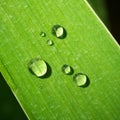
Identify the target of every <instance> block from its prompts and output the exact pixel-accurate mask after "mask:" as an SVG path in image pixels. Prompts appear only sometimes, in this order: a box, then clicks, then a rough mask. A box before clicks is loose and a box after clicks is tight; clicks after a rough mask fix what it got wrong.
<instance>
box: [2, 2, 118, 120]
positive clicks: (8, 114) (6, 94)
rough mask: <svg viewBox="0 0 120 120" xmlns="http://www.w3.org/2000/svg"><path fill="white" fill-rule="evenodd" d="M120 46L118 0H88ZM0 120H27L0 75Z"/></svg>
mask: <svg viewBox="0 0 120 120" xmlns="http://www.w3.org/2000/svg"><path fill="white" fill-rule="evenodd" d="M88 2H89V3H90V4H91V6H92V7H93V8H94V10H95V11H96V13H97V14H98V16H99V17H100V18H101V19H102V21H103V22H104V23H105V25H106V26H107V27H108V29H109V30H110V32H111V33H112V35H113V36H114V38H115V39H116V40H117V41H118V43H119V44H120V2H119V0H114V1H113V0H88ZM0 120H27V118H26V116H25V114H24V112H23V111H22V109H21V107H20V105H19V104H18V102H17V100H16V99H15V97H14V95H13V94H12V92H11V90H10V88H9V87H8V85H7V84H6V82H5V80H4V78H3V77H2V75H1V74H0Z"/></svg>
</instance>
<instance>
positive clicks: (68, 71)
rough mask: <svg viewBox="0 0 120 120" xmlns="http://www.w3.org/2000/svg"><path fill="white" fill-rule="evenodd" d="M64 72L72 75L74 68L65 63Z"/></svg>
mask: <svg viewBox="0 0 120 120" xmlns="http://www.w3.org/2000/svg"><path fill="white" fill-rule="evenodd" d="M62 72H63V73H64V74H66V75H71V74H73V69H72V67H71V66H69V65H66V64H65V65H63V66H62Z"/></svg>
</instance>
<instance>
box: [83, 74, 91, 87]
mask: <svg viewBox="0 0 120 120" xmlns="http://www.w3.org/2000/svg"><path fill="white" fill-rule="evenodd" d="M86 77H87V81H86V84H85V85H83V86H81V87H82V88H86V87H88V86H89V85H90V79H89V78H88V76H87V75H86Z"/></svg>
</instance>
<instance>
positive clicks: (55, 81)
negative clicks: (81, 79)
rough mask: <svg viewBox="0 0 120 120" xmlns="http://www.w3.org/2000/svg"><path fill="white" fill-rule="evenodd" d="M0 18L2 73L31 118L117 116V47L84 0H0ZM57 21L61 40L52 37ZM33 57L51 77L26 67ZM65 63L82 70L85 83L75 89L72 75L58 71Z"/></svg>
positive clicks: (70, 119) (102, 118)
mask: <svg viewBox="0 0 120 120" xmlns="http://www.w3.org/2000/svg"><path fill="white" fill-rule="evenodd" d="M0 16H1V18H0V28H1V29H0V60H1V65H0V69H1V73H2V75H3V76H4V78H5V79H6V81H7V83H8V85H9V86H10V88H11V90H12V91H13V93H14V95H15V96H16V98H17V100H18V101H19V103H20V104H21V106H22V108H23V110H24V112H25V113H26V115H27V116H28V118H29V119H30V120H53V119H56V120H63V119H64V120H86V119H91V120H107V119H108V120H114V119H119V110H120V106H119V104H120V101H119V99H120V97H119V96H120V93H119V90H120V87H119V84H120V81H119V78H120V49H119V46H118V44H117V43H116V41H115V40H114V38H113V37H112V36H111V34H110V33H109V32H108V30H107V29H106V28H105V26H104V25H103V23H102V22H101V21H100V20H99V18H98V17H97V16H96V14H95V13H94V11H93V10H92V9H91V7H90V6H89V4H88V3H87V2H86V1H83V0H79V1H77V0H65V1H62V0H53V1H47V0H45V1H43V0H41V1H39V2H38V1H35V0H29V1H28V0H26V1H24V0H20V1H16V0H13V1H12V2H11V1H6V0H1V2H0ZM56 24H58V25H61V26H63V27H64V28H65V30H66V31H67V36H66V38H65V39H58V38H56V37H55V36H53V35H52V33H51V29H52V27H53V26H54V25H56ZM41 32H45V33H46V37H41V36H40V33H41ZM48 39H50V40H53V41H54V45H53V46H48V45H47V44H46V41H47V40H48ZM38 56H40V57H41V58H43V59H44V60H45V61H46V62H47V63H48V64H49V66H50V68H51V70H52V73H51V76H49V77H47V78H44V79H42V78H38V77H36V76H35V75H33V74H32V73H31V72H30V71H29V69H28V63H29V62H30V60H31V59H33V58H36V57H38ZM64 64H67V65H70V66H71V67H72V68H73V70H74V74H77V73H84V74H86V75H87V76H88V78H89V80H90V84H89V86H87V87H86V88H82V87H78V86H77V85H76V84H75V82H74V81H73V76H74V75H65V74H64V73H63V72H62V70H61V67H62V66H63V65H64Z"/></svg>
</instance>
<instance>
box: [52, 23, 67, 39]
mask: <svg viewBox="0 0 120 120" xmlns="http://www.w3.org/2000/svg"><path fill="white" fill-rule="evenodd" d="M60 27H62V29H63V34H62V35H61V36H59V37H57V36H56V31H57V29H58V28H60ZM52 34H53V35H54V36H56V37H57V38H59V39H64V38H66V37H67V31H66V29H65V28H64V27H63V26H61V25H58V24H57V25H54V26H53V27H52Z"/></svg>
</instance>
